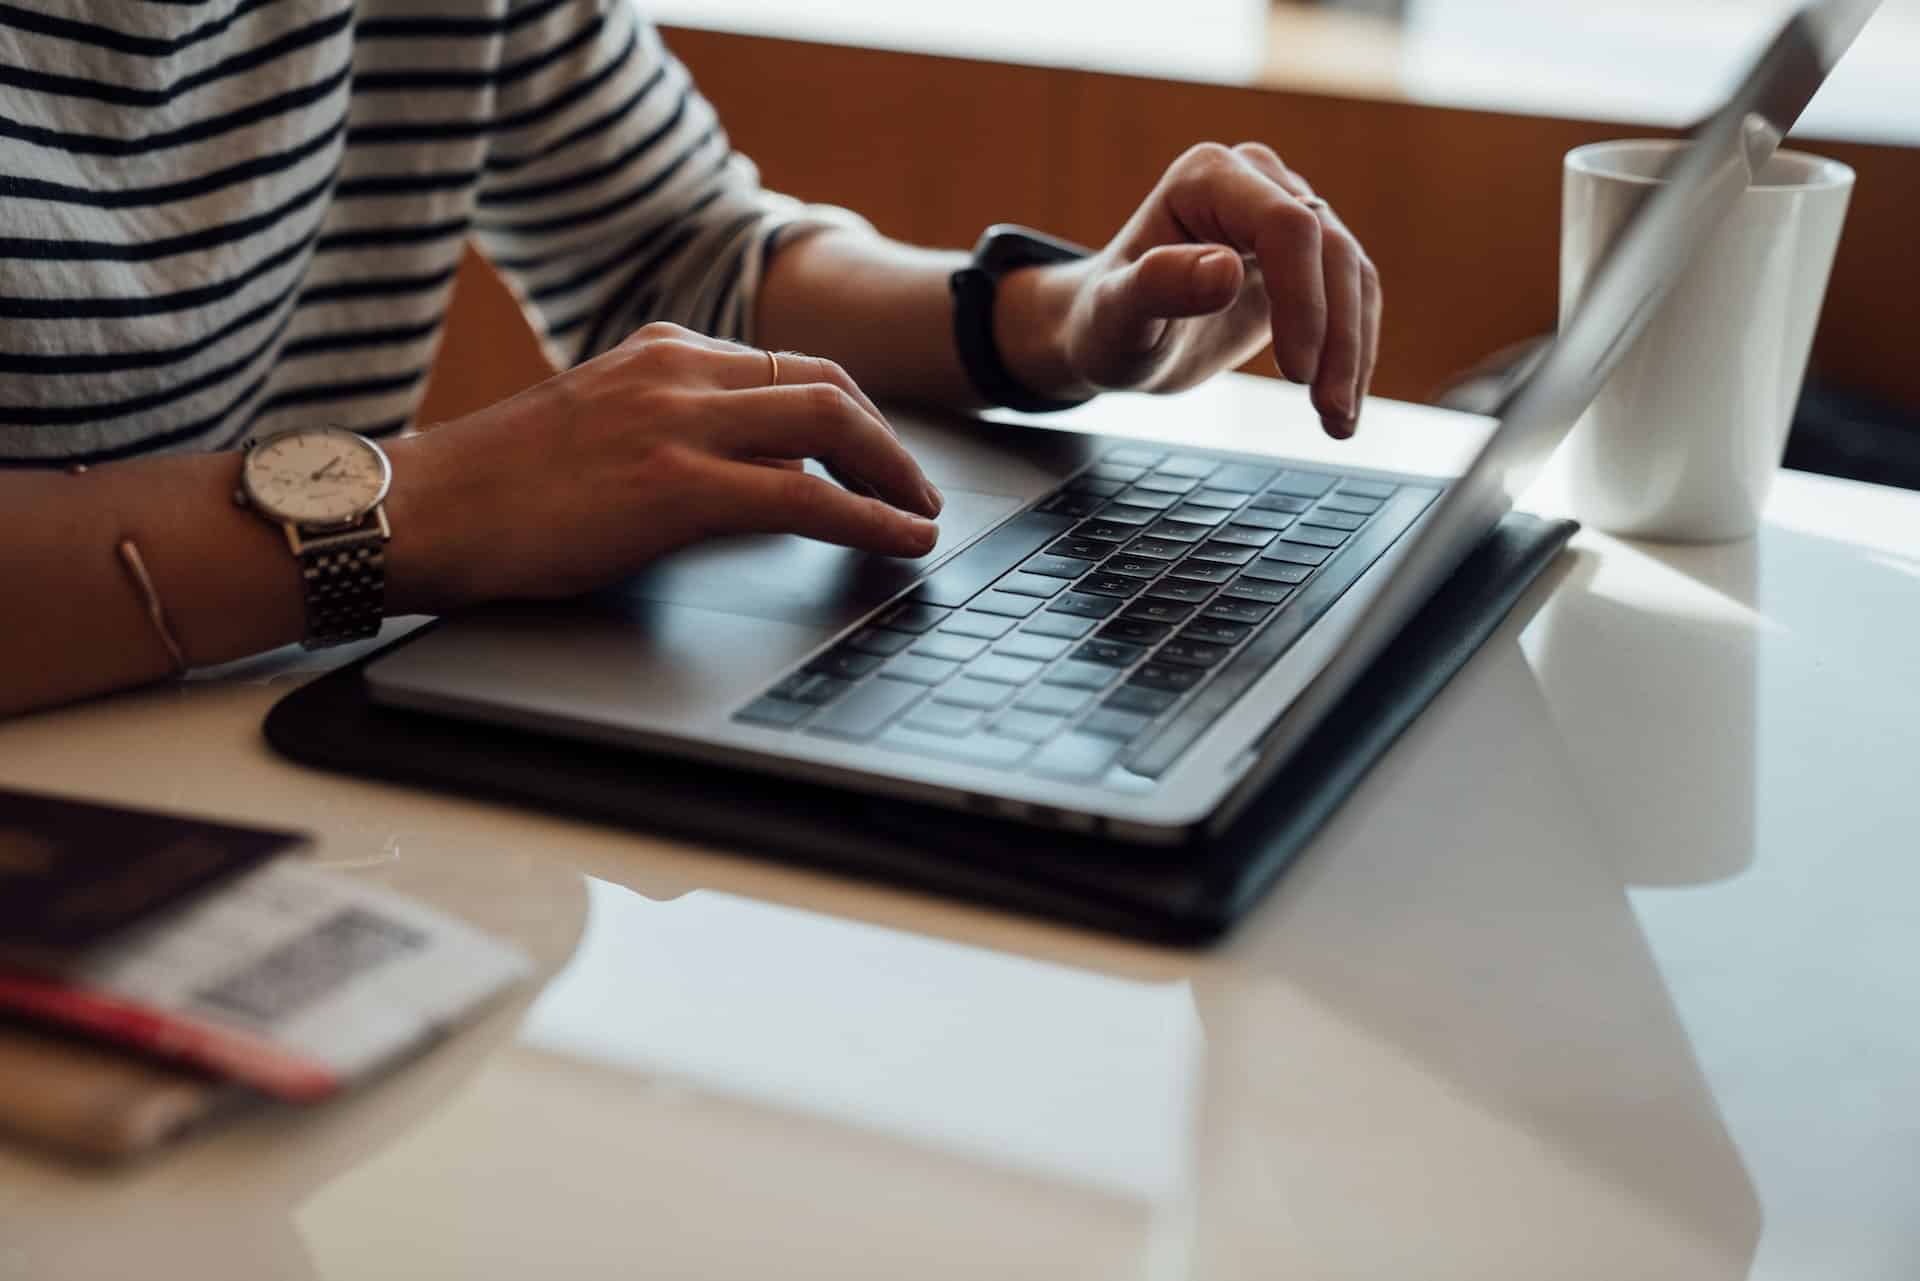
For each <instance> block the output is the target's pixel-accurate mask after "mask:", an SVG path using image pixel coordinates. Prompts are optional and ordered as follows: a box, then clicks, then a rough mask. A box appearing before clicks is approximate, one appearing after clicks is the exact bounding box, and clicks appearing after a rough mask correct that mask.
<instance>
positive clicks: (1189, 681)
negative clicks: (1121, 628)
mask: <svg viewBox="0 0 1920 1281" xmlns="http://www.w3.org/2000/svg"><path fill="white" fill-rule="evenodd" d="M1205 678H1206V673H1205V672H1203V671H1201V670H1200V669H1199V668H1197V667H1175V666H1171V665H1169V664H1166V663H1160V662H1153V663H1143V664H1141V666H1140V668H1139V669H1138V670H1137V671H1135V672H1134V674H1133V675H1131V676H1129V677H1128V678H1127V684H1129V685H1138V686H1140V687H1141V688H1142V689H1158V690H1165V691H1166V692H1168V693H1170V694H1184V693H1186V692H1187V691H1188V690H1190V689H1192V688H1193V687H1194V686H1195V685H1198V684H1199V683H1200V682H1201V681H1202V680H1204V679H1205Z"/></svg>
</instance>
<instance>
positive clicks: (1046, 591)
mask: <svg viewBox="0 0 1920 1281" xmlns="http://www.w3.org/2000/svg"><path fill="white" fill-rule="evenodd" d="M1066 586H1067V583H1066V580H1065V579H1062V578H1049V577H1047V576H1046V575H1045V574H1029V573H1025V572H1023V571H1021V570H1018V569H1016V570H1014V571H1013V572H1012V573H1011V574H1008V575H1007V576H1006V577H1005V578H1003V579H1001V580H1000V581H999V582H997V583H995V584H994V585H993V589H994V590H995V591H997V592H1012V593H1013V594H1014V595H1015V596H1038V597H1039V598H1040V599H1041V600H1047V599H1050V598H1051V597H1054V596H1058V595H1059V594H1060V593H1061V592H1062V591H1065V590H1066Z"/></svg>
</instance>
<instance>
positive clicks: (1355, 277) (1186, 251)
mask: <svg viewBox="0 0 1920 1281" xmlns="http://www.w3.org/2000/svg"><path fill="white" fill-rule="evenodd" d="M994 329H995V337H996V339H997V342H998V345H999V347H1000V350H1001V352H1002V353H1003V356H1004V358H1005V360H1006V362H1007V364H1008V367H1009V369H1010V371H1011V372H1012V373H1013V374H1014V376H1015V377H1017V378H1019V379H1020V380H1021V382H1022V383H1023V384H1025V385H1026V386H1027V387H1028V388H1030V389H1031V390H1033V391H1035V392H1038V393H1040V394H1042V395H1047V396H1053V397H1057V398H1061V399H1066V398H1073V397H1076V396H1082V395H1088V394H1091V393H1092V392H1094V391H1100V390H1121V389H1131V390H1138V391H1177V390H1179V389H1181V388H1184V387H1190V386H1192V385H1193V384H1195V383H1198V382H1200V381H1202V380H1203V379H1206V378H1209V377H1211V376H1212V375H1214V374H1216V373H1218V372H1220V371H1221V370H1223V369H1231V368H1233V367H1234V366H1235V365H1238V364H1240V363H1242V362H1243V361H1245V360H1247V359H1248V358H1249V357H1251V356H1252V355H1253V354H1254V353H1255V352H1256V351H1258V350H1259V349H1260V347H1261V346H1262V344H1264V343H1265V342H1266V341H1267V340H1268V338H1272V340H1273V346H1274V360H1275V363H1276V364H1277V365H1278V366H1279V369H1280V372H1281V373H1282V374H1284V375H1285V376H1286V377H1288V378H1290V379H1292V380H1293V381H1294V382H1297V383H1303V384H1306V385H1308V386H1310V387H1311V388H1312V393H1313V405H1314V408H1315V409H1316V410H1318V411H1319V414H1320V421H1321V424H1322V425H1323V426H1324V427H1325V428H1326V431H1327V433H1328V434H1329V435H1332V436H1338V437H1346V436H1351V435H1352V434H1353V429H1354V424H1355V422H1356V421H1357V420H1358V418H1359V416H1360V405H1361V402H1362V400H1364V399H1365V397H1366V393H1367V388H1368V386H1369V385H1370V383H1371V382H1372V379H1373V364H1374V358H1375V356H1376V354H1377V352H1378V350H1379V343H1380V276H1379V273H1378V272H1376V271H1375V270H1374V266H1373V262H1372V260H1370V259H1369V258H1368V257H1367V255H1366V253H1365V251H1364V250H1362V249H1361V248H1360V243H1359V241H1357V240H1355V239H1354V237H1353V235H1352V233H1351V232H1349V231H1348V230H1347V228H1346V226H1345V224H1343V223H1342V222H1341V221H1340V216H1339V215H1338V214H1337V213H1335V212H1334V211H1333V210H1332V209H1331V208H1330V207H1328V206H1327V204H1326V203H1325V202H1324V201H1322V200H1320V199H1319V198H1318V197H1316V196H1315V195H1314V193H1313V188H1312V187H1310V186H1309V185H1308V184H1307V181H1306V179H1304V178H1302V177H1301V176H1300V175H1299V174H1296V173H1294V172H1293V171H1292V170H1290V169H1288V168H1287V166H1286V165H1285V164H1283V163H1282V162H1281V160H1280V157H1279V156H1277V155H1275V154H1274V151H1273V149H1272V148H1271V147H1268V146H1266V145H1265V144H1263V143H1257V142H1246V143H1241V144H1240V145H1239V146H1237V147H1224V146H1221V145H1220V144H1218V143H1202V144H1200V145H1199V146H1196V147H1194V148H1192V149H1191V150H1189V151H1188V152H1187V153H1186V154H1184V155H1182V156H1181V157H1180V158H1179V159H1178V160H1176V161H1175V162H1174V163H1173V165H1172V166H1171V167H1170V168H1169V169H1168V170H1167V172H1166V175H1165V176H1164V177H1162V178H1161V180H1160V183H1159V185H1158V186H1156V187H1155V188H1154V189H1153V192H1152V194H1151V195H1149V196H1148V197H1147V199H1146V202H1145V203H1144V204H1142V205H1141V206H1140V208H1139V209H1138V210H1137V211H1136V212H1135V213H1134V215H1133V217H1132V218H1130V219H1128V220H1127V224H1126V225H1125V226H1124V227H1122V228H1121V229H1120V231H1119V234H1117V235H1116V236H1114V238H1113V239H1112V240H1111V241H1110V242H1109V243H1108V244H1107V246H1106V247H1105V248H1104V249H1101V250H1100V251H1099V252H1097V253H1096V254H1094V255H1093V256H1092V257H1091V258H1087V259H1083V260H1081V261H1079V262H1072V263H1064V264H1060V265H1058V266H1050V267H1035V268H1029V269H1026V270H1023V271H1017V272H1014V273H1012V274H1011V275H1009V276H1008V277H1007V278H1006V280H1005V281H1003V282H1002V293H1001V301H1000V303H999V304H998V305H997V306H996V309H995V316H994Z"/></svg>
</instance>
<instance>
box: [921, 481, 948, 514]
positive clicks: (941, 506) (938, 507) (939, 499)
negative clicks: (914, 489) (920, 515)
mask: <svg viewBox="0 0 1920 1281" xmlns="http://www.w3.org/2000/svg"><path fill="white" fill-rule="evenodd" d="M926 489H927V515H929V516H938V515H939V514H940V513H941V512H942V511H944V510H945V509H946V506H947V497H946V495H945V494H942V493H941V492H940V491H939V490H938V489H935V488H934V487H933V482H932V481H928V482H927V483H926Z"/></svg>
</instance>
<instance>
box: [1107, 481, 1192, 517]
mask: <svg viewBox="0 0 1920 1281" xmlns="http://www.w3.org/2000/svg"><path fill="white" fill-rule="evenodd" d="M1113 501H1114V502H1116V503H1119V504H1121V505H1123V506H1126V507H1151V508H1153V509H1154V510H1156V511H1165V510H1166V509H1167V508H1169V507H1172V506H1174V505H1175V504H1177V503H1178V502H1179V501H1180V495H1178V494H1163V493H1160V492H1158V491H1156V490H1151V489H1142V488H1140V487H1139V486H1138V485H1135V486H1134V487H1133V488H1132V489H1129V490H1128V491H1127V492H1126V493H1124V494H1121V495H1120V496H1119V497H1118V498H1116V499H1114V500H1113ZM1112 510H1113V509H1112V508H1111V507H1109V508H1107V509H1106V510H1105V511H1103V512H1101V515H1103V516H1104V515H1108V514H1110V513H1111V512H1112Z"/></svg>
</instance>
